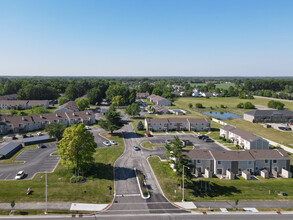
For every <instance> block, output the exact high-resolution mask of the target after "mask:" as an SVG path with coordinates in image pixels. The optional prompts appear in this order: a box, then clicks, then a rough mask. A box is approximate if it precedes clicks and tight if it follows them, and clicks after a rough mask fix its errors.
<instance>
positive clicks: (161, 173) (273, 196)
mask: <svg viewBox="0 0 293 220" xmlns="http://www.w3.org/2000/svg"><path fill="white" fill-rule="evenodd" d="M149 162H150V164H151V166H152V169H153V170H154V172H155V175H156V177H157V179H158V181H159V184H160V186H161V188H162V190H163V191H164V194H165V195H166V196H167V198H168V199H169V200H171V201H174V202H175V201H176V202H179V201H181V199H182V190H181V188H180V187H178V185H177V183H176V181H175V179H173V178H172V177H171V175H172V172H173V171H172V169H171V168H170V167H169V165H168V163H167V162H162V161H161V160H160V159H159V158H158V157H150V158H149ZM209 185H211V191H210V190H209ZM292 185H293V179H292V178H291V179H283V178H277V179H261V178H260V179H259V180H244V179H243V178H239V179H236V180H220V179H218V178H210V179H205V178H198V179H193V181H192V183H191V184H185V199H186V201H205V200H209V201H214V200H230V201H231V200H233V201H235V200H237V199H238V200H240V201H241V200H293V187H292ZM205 189H207V192H205ZM280 191H284V192H286V193H287V194H288V196H279V195H278V193H279V192H280Z"/></svg>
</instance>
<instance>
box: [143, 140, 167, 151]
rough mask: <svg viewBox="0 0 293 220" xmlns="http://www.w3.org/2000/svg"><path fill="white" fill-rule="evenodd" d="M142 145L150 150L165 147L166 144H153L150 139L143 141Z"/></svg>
mask: <svg viewBox="0 0 293 220" xmlns="http://www.w3.org/2000/svg"><path fill="white" fill-rule="evenodd" d="M141 146H142V147H143V148H146V149H149V150H154V148H155V147H164V146H165V144H152V143H151V142H149V141H145V142H143V143H141Z"/></svg>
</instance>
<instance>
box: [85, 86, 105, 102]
mask: <svg viewBox="0 0 293 220" xmlns="http://www.w3.org/2000/svg"><path fill="white" fill-rule="evenodd" d="M86 95H87V98H88V99H89V101H90V104H92V105H96V104H99V103H101V102H102V101H103V95H102V92H101V89H100V88H92V89H90V90H89V91H88V92H87V94H86Z"/></svg>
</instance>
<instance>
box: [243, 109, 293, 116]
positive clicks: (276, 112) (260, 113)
mask: <svg viewBox="0 0 293 220" xmlns="http://www.w3.org/2000/svg"><path fill="white" fill-rule="evenodd" d="M244 114H247V115H252V116H277V115H280V116H293V112H292V111H289V110H255V111H249V112H245V113H244Z"/></svg>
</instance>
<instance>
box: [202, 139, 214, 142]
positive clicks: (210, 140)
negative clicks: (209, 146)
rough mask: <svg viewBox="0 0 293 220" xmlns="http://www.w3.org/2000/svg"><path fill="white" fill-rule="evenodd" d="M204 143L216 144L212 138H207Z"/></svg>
mask: <svg viewBox="0 0 293 220" xmlns="http://www.w3.org/2000/svg"><path fill="white" fill-rule="evenodd" d="M204 141H205V142H214V140H213V139H211V138H206V139H204Z"/></svg>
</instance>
